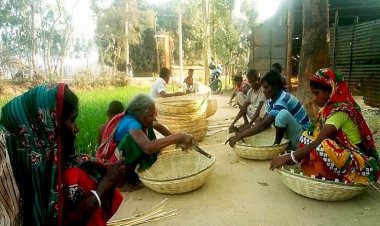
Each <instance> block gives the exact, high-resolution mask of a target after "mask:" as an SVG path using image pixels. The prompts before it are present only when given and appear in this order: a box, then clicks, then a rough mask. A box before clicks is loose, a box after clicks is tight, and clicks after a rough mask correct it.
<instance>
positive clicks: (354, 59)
mask: <svg viewBox="0 0 380 226" xmlns="http://www.w3.org/2000/svg"><path fill="white" fill-rule="evenodd" d="M335 33H336V34H335ZM330 37H331V39H330V40H331V41H330V63H331V64H332V66H333V68H334V69H336V70H338V71H340V72H341V73H342V74H343V75H344V78H345V81H346V82H347V83H348V85H349V88H350V90H351V91H352V92H354V93H356V94H361V95H363V97H364V102H365V104H367V105H370V106H373V107H380V99H379V98H378V97H379V96H380V20H373V21H368V22H364V23H358V24H354V25H351V26H342V27H340V26H338V27H337V28H335V27H331V31H330Z"/></svg>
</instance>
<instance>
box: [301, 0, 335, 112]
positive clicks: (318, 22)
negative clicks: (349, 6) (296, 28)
mask: <svg viewBox="0 0 380 226" xmlns="http://www.w3.org/2000/svg"><path fill="white" fill-rule="evenodd" d="M328 10H329V9H328V0H321V1H314V0H303V33H302V45H301V55H300V63H299V70H298V89H297V97H298V99H299V100H300V101H301V102H302V103H303V105H304V106H305V108H306V110H307V112H308V114H309V117H310V118H315V117H316V115H317V112H318V107H317V106H316V105H315V104H314V103H313V98H312V94H311V91H310V87H309V81H310V77H311V75H312V74H313V73H314V72H316V71H317V70H318V69H320V68H322V67H328V66H329V55H328V45H329V39H328V35H329V24H328V21H329V14H328Z"/></svg>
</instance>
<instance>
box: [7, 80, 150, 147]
mask: <svg viewBox="0 0 380 226" xmlns="http://www.w3.org/2000/svg"><path fill="white" fill-rule="evenodd" d="M75 93H76V94H77V95H78V98H79V117H78V119H77V122H78V126H79V129H80V131H79V133H78V136H77V141H76V142H77V152H78V153H89V154H94V152H95V149H96V146H97V137H98V130H99V127H100V126H101V125H102V124H103V123H105V122H106V121H107V116H106V111H107V108H108V104H109V103H110V102H111V101H113V100H118V101H120V102H122V103H123V104H124V106H126V105H127V103H128V102H129V101H130V100H131V99H132V97H133V96H135V95H136V94H138V93H149V88H148V87H118V88H109V89H93V90H75ZM11 99H12V97H0V108H1V107H2V106H3V105H4V104H6V103H7V102H8V101H9V100H11Z"/></svg>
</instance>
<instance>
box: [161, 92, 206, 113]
mask: <svg viewBox="0 0 380 226" xmlns="http://www.w3.org/2000/svg"><path fill="white" fill-rule="evenodd" d="M156 108H157V109H158V112H159V113H160V112H162V113H171V114H183V113H192V114H194V113H197V112H199V114H203V113H205V112H206V108H207V96H205V95H200V94H188V95H183V96H175V97H166V98H157V99H156Z"/></svg>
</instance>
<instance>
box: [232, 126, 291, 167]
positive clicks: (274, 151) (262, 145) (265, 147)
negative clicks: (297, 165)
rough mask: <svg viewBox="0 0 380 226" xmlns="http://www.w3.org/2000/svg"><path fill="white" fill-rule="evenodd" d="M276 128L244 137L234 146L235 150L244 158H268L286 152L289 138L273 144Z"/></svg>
mask: <svg viewBox="0 0 380 226" xmlns="http://www.w3.org/2000/svg"><path fill="white" fill-rule="evenodd" d="M275 133H276V130H274V129H269V130H265V131H263V132H261V133H259V134H256V135H254V136H251V137H247V138H244V140H245V142H243V141H239V142H238V143H236V144H235V146H234V151H235V152H236V154H238V155H239V156H240V157H242V158H246V159H255V160H267V159H272V158H273V157H275V156H278V155H279V154H281V153H284V152H285V150H286V148H287V147H288V145H289V140H286V139H282V141H281V143H280V144H278V145H272V144H273V142H274V139H275Z"/></svg>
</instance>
